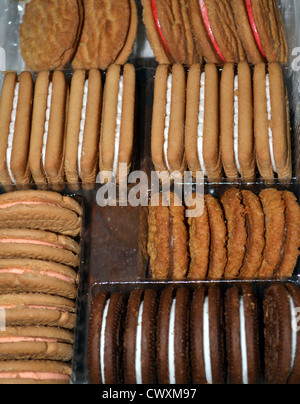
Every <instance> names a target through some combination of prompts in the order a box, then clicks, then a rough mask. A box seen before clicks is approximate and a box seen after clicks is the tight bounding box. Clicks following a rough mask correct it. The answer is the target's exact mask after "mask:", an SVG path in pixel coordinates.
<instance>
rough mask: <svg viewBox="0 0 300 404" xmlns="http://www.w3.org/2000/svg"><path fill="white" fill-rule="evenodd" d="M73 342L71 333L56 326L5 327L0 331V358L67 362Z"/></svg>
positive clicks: (69, 358) (71, 353)
mask: <svg viewBox="0 0 300 404" xmlns="http://www.w3.org/2000/svg"><path fill="white" fill-rule="evenodd" d="M73 342H74V336H73V333H71V332H70V331H68V330H64V329H62V328H58V327H6V328H5V331H0V360H1V361H3V360H8V361H11V360H53V361H63V362H68V361H70V360H71V359H72V357H73Z"/></svg>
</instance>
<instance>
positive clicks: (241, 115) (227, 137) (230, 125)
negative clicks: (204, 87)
mask: <svg viewBox="0 0 300 404" xmlns="http://www.w3.org/2000/svg"><path fill="white" fill-rule="evenodd" d="M252 110H253V99H252V77H251V71H250V67H249V65H248V63H246V62H241V63H239V64H238V65H237V70H236V71H235V65H234V64H231V63H227V64H225V65H224V67H223V70H222V76H221V85H220V143H221V146H220V147H221V150H222V164H223V168H224V172H225V175H226V177H227V178H228V179H237V178H239V177H241V178H242V179H245V180H251V179H253V178H254V177H255V152H254V136H253V112H252Z"/></svg>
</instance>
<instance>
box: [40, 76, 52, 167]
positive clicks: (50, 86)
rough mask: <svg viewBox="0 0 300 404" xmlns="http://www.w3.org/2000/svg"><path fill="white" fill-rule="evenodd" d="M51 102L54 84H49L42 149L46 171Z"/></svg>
mask: <svg viewBox="0 0 300 404" xmlns="http://www.w3.org/2000/svg"><path fill="white" fill-rule="evenodd" d="M51 101H52V82H50V83H49V87H48V95H47V108H46V114H45V126H44V136H43V147H42V162H43V168H44V169H45V163H46V149H47V141H48V133H49V120H50V111H51Z"/></svg>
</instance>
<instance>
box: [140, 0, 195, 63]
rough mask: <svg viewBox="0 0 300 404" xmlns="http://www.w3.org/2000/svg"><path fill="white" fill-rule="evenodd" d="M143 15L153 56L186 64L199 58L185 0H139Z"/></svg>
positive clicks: (166, 61) (159, 59)
mask: <svg viewBox="0 0 300 404" xmlns="http://www.w3.org/2000/svg"><path fill="white" fill-rule="evenodd" d="M142 4H143V8H144V13H143V17H144V18H143V19H144V23H145V26H146V31H147V36H148V40H149V42H150V45H151V47H152V49H153V52H154V55H155V58H156V60H157V61H158V62H159V63H160V64H161V63H163V64H169V63H172V61H173V62H175V63H179V64H183V65H188V66H190V65H191V64H193V63H197V62H201V59H202V58H201V55H200V54H199V52H198V49H197V47H196V45H195V42H194V38H193V33H192V30H191V24H190V19H189V16H188V9H187V6H188V2H187V1H186V0H163V1H157V0H143V1H142Z"/></svg>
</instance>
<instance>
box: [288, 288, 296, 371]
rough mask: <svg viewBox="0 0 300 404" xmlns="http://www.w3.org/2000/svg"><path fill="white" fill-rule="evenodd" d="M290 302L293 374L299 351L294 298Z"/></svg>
mask: <svg viewBox="0 0 300 404" xmlns="http://www.w3.org/2000/svg"><path fill="white" fill-rule="evenodd" d="M289 301H290V308H291V319H292V355H291V365H290V372H292V371H293V368H294V364H295V359H296V351H297V317H296V309H295V305H294V301H293V298H292V296H290V297H289Z"/></svg>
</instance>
